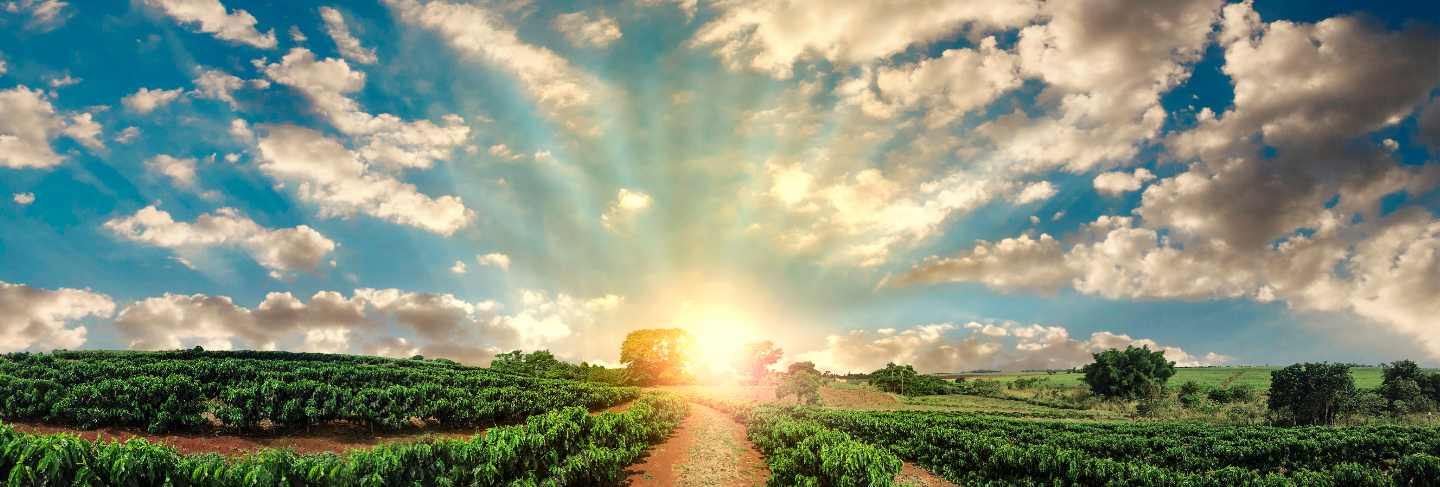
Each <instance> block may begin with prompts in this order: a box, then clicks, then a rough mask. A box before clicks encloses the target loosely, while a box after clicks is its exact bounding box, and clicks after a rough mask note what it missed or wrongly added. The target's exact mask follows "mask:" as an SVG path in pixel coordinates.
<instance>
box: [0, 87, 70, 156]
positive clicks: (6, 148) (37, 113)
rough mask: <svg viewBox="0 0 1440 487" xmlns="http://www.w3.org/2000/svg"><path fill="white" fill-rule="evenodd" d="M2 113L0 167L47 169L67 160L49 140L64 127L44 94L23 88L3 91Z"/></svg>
mask: <svg viewBox="0 0 1440 487" xmlns="http://www.w3.org/2000/svg"><path fill="white" fill-rule="evenodd" d="M0 113H4V114H5V116H4V117H0V167H7V168H11V169H24V168H35V169H45V168H50V167H54V166H56V165H58V164H60V162H61V161H63V160H64V157H63V156H61V155H59V154H56V153H55V151H54V149H52V148H51V147H50V139H52V138H54V137H55V135H56V134H57V133H60V132H61V131H62V130H63V129H64V128H65V123H64V120H62V119H61V118H60V117H59V116H58V115H56V113H55V107H53V106H51V105H50V100H48V99H46V98H45V94H44V92H42V91H40V90H31V89H29V88H26V87H24V86H17V87H14V88H11V89H8V90H0Z"/></svg>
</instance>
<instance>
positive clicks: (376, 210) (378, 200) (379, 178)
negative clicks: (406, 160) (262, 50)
mask: <svg viewBox="0 0 1440 487" xmlns="http://www.w3.org/2000/svg"><path fill="white" fill-rule="evenodd" d="M257 147H258V148H259V156H260V170H261V172H264V173H265V174H267V175H269V176H270V177H273V178H276V179H280V180H284V181H294V182H297V183H299V184H298V185H297V187H296V191H297V193H298V194H299V196H300V198H301V199H303V200H305V201H308V202H311V203H314V204H316V205H318V206H319V207H320V215H321V216H324V217H337V216H338V217H345V216H349V215H352V214H354V213H356V212H363V213H365V214H368V215H371V216H374V217H376V218H380V219H382V220H387V221H390V222H394V223H399V224H402V225H410V226H413V227H416V228H420V229H422V230H426V231H430V232H434V233H437V234H440V235H450V234H453V233H455V231H456V230H459V229H461V228H463V227H465V226H466V225H468V224H469V223H470V221H471V220H473V219H474V218H475V212H474V211H472V210H470V209H469V208H466V207H465V204H464V202H463V201H462V200H461V199H460V198H459V197H457V196H441V197H438V198H432V197H429V196H426V195H424V194H421V193H420V192H419V191H418V190H417V189H416V188H415V186H414V185H411V184H407V183H403V182H400V181H399V180H398V179H395V178H394V177H392V176H390V175H387V174H384V173H379V172H375V171H373V170H371V168H370V167H369V166H368V165H367V164H366V163H365V162H364V161H362V160H361V159H360V158H359V157H358V156H357V155H356V154H355V153H354V152H351V151H350V150H348V149H346V148H345V146H343V145H341V144H340V142H338V141H336V140H334V139H331V138H329V137H326V136H325V135H324V134H321V133H320V132H317V131H315V130H311V129H307V128H301V127H296V126H293V125H280V126H272V127H269V128H268V133H267V134H266V135H265V136H264V137H261V138H260V139H259V141H258V143H257Z"/></svg>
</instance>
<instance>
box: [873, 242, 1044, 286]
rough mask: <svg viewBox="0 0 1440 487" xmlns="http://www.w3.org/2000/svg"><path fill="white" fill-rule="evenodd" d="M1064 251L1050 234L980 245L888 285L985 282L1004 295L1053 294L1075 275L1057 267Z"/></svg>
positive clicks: (928, 263) (930, 263)
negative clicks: (1024, 292) (1016, 292)
mask: <svg viewBox="0 0 1440 487" xmlns="http://www.w3.org/2000/svg"><path fill="white" fill-rule="evenodd" d="M1063 255H1064V251H1063V249H1062V247H1061V245H1060V242H1059V241H1058V240H1055V238H1054V237H1051V236H1050V235H1048V234H1043V233H1042V234H1040V237H1039V238H1032V237H1030V236H1029V235H1021V236H1019V237H1015V238H1007V239H1003V240H1000V241H999V242H987V241H984V240H982V241H979V242H977V243H976V244H975V246H974V247H973V248H972V249H971V250H969V251H967V252H962V253H960V254H959V255H956V256H953V257H945V258H940V257H931V258H928V259H925V261H924V262H922V263H920V264H919V265H917V266H915V268H914V269H911V270H910V271H909V272H908V273H906V274H903V275H901V276H900V277H899V278H897V279H893V280H890V281H888V282H887V284H892V285H910V284H921V283H935V282H981V283H984V284H985V285H987V286H990V287H993V288H995V289H1000V290H1004V291H1013V290H1020V289H1033V290H1045V291H1053V290H1055V289H1057V288H1059V287H1060V286H1063V285H1064V284H1065V283H1066V282H1068V281H1069V280H1070V279H1071V278H1072V276H1073V272H1072V271H1070V270H1069V269H1066V268H1064V267H1063V266H1058V265H1055V264H1056V263H1058V262H1060V261H1061V260H1062V257H1063Z"/></svg>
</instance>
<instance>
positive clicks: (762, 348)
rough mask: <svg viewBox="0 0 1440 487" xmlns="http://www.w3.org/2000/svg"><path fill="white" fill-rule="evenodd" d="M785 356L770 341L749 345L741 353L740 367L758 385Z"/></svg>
mask: <svg viewBox="0 0 1440 487" xmlns="http://www.w3.org/2000/svg"><path fill="white" fill-rule="evenodd" d="M784 354H785V352H784V351H783V350H781V349H779V348H777V347H776V346H775V344H774V343H771V342H770V340H765V341H761V342H755V343H748V344H746V345H745V350H744V351H742V352H741V353H740V357H739V362H740V364H739V365H740V368H741V370H744V371H745V372H746V373H747V374H749V376H750V381H751V382H752V383H756V384H758V383H760V380H761V379H764V378H765V375H766V374H768V373H769V372H770V366H771V365H774V364H775V362H779V361H780V357H781V356H783V355H784ZM811 366H814V364H811Z"/></svg>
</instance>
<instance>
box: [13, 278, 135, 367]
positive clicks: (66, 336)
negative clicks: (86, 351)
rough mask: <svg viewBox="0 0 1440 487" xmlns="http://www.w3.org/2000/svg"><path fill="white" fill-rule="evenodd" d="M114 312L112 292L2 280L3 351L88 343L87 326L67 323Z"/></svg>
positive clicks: (102, 316) (43, 349)
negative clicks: (71, 325) (102, 292)
mask: <svg viewBox="0 0 1440 487" xmlns="http://www.w3.org/2000/svg"><path fill="white" fill-rule="evenodd" d="M114 313H115V303H114V302H113V301H111V300H110V297H109V296H106V295H104V294H99V293H96V292H93V291H90V290H88V289H83V290H82V289H70V288H62V289H57V290H49V289H41V288H35V287H30V286H27V285H24V284H12V283H8V282H4V281H0V352H6V353H8V352H15V351H20V350H38V351H48V350H49V349H54V348H69V349H73V348H78V347H80V346H81V345H84V344H85V337H86V333H87V330H86V328H85V327H84V326H76V327H67V326H68V325H69V324H70V323H71V322H73V321H76V320H80V319H84V318H86V317H91V316H94V317H98V318H107V317H109V316H110V315H112V314H114Z"/></svg>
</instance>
